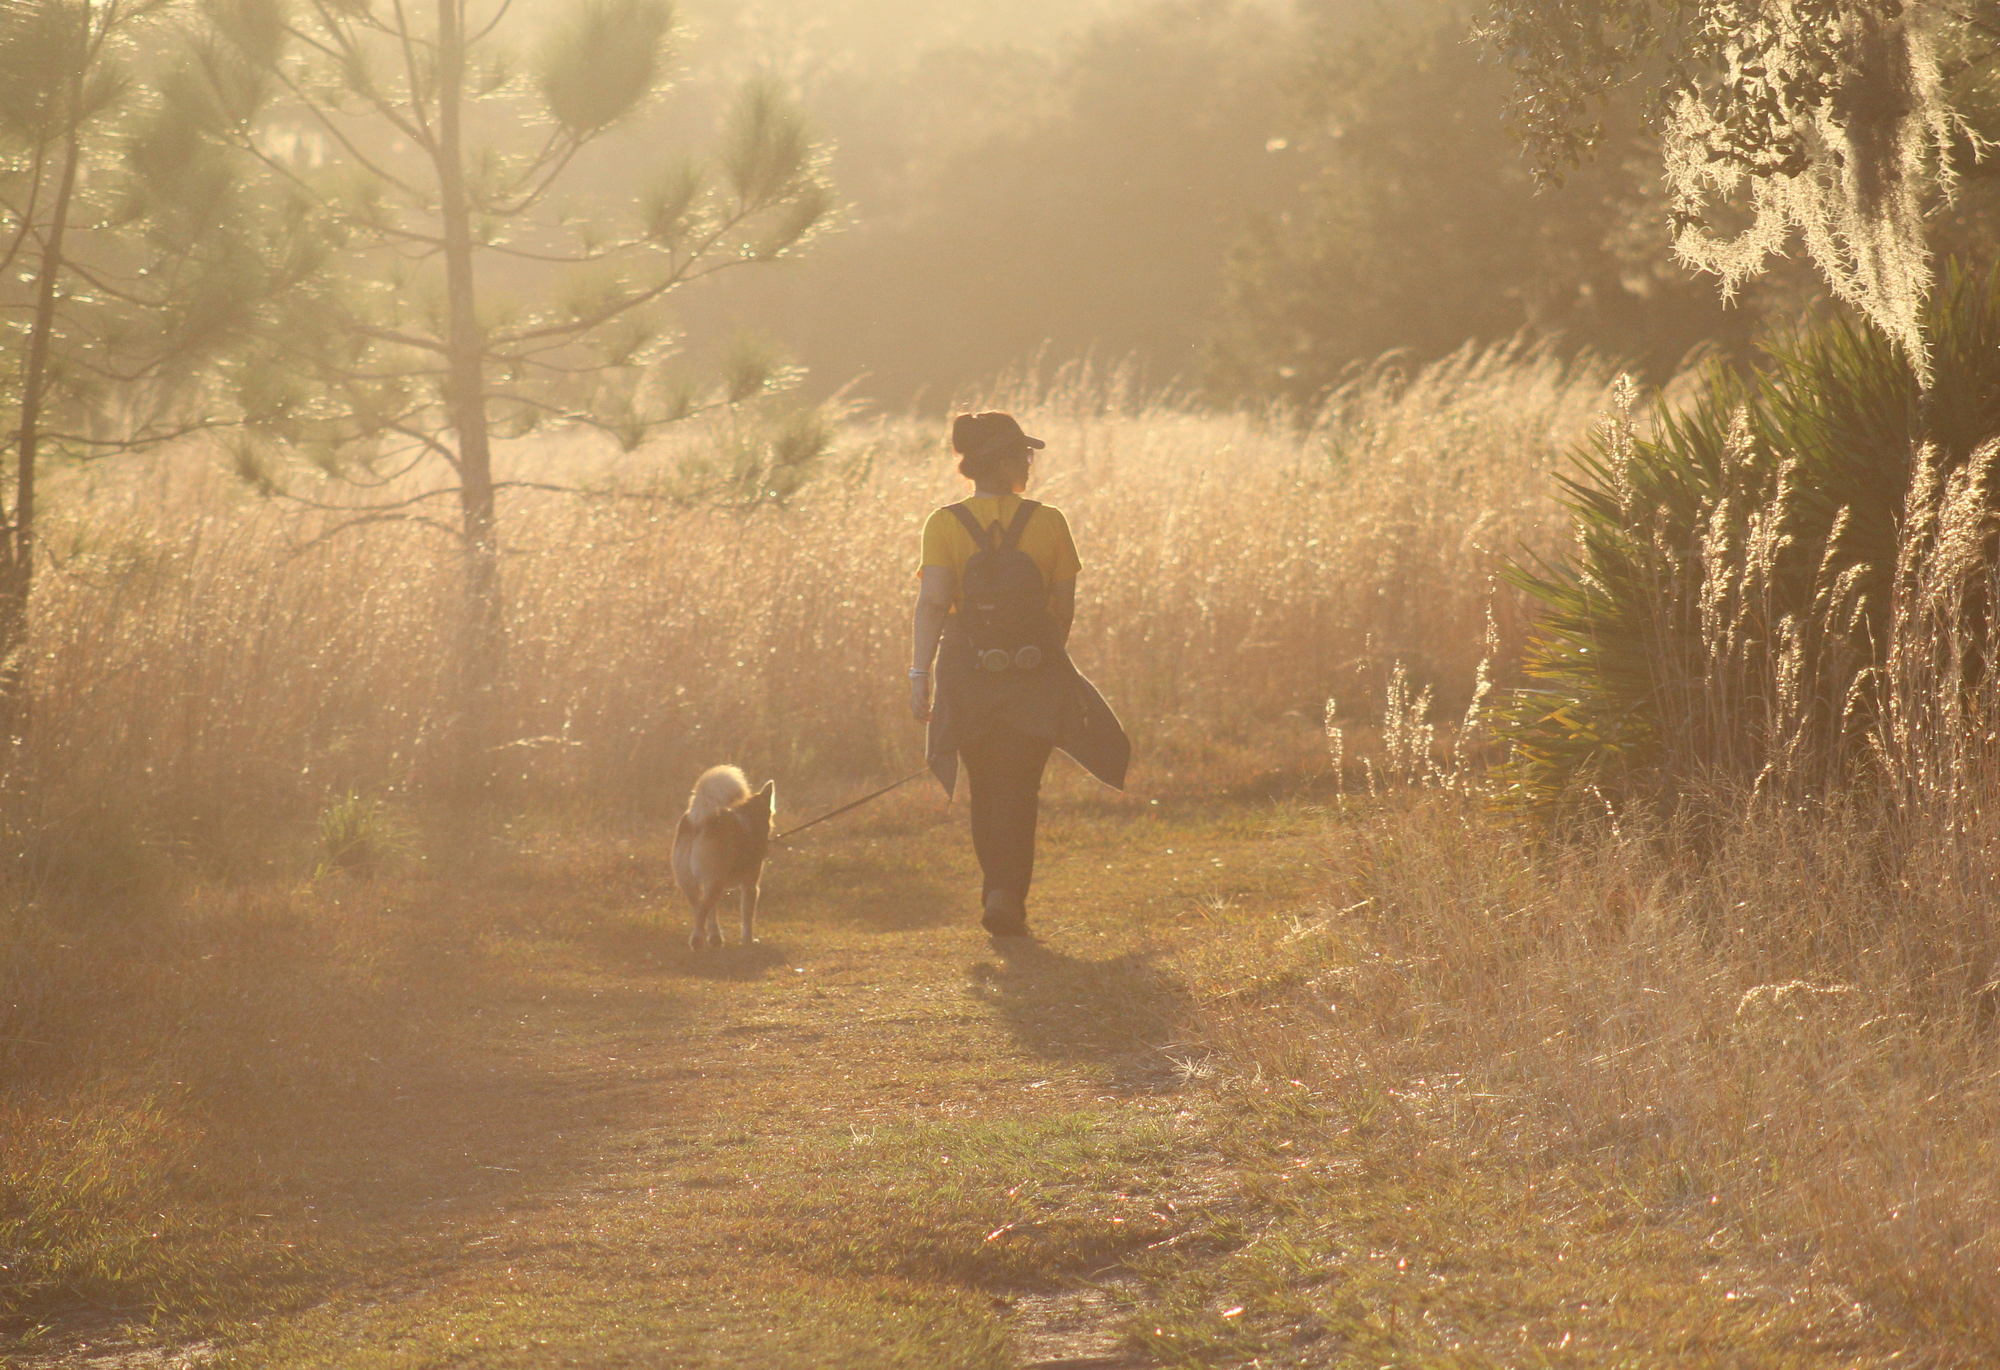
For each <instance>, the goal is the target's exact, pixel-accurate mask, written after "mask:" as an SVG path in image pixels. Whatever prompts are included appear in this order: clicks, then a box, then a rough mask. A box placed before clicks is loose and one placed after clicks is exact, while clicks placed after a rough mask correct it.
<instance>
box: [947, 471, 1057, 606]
mask: <svg viewBox="0 0 2000 1370" xmlns="http://www.w3.org/2000/svg"><path fill="white" fill-rule="evenodd" d="M964 503H965V506H966V507H967V508H968V509H970V510H971V511H972V516H973V517H974V518H976V519H978V520H979V522H980V523H981V524H982V525H984V526H986V527H991V526H992V525H994V524H996V523H997V524H999V525H1000V530H1001V532H1003V533H1004V532H1006V530H1007V527H1008V525H1009V524H1011V523H1012V522H1013V521H1014V511H1015V510H1016V509H1018V508H1020V507H1021V497H1020V496H1019V495H999V496H990V495H979V496H975V497H974V498H972V499H969V500H966V501H964ZM1016 545H1017V546H1019V547H1020V549H1021V550H1022V551H1023V552H1026V553H1027V554H1028V556H1029V557H1030V558H1031V559H1032V560H1033V561H1034V563H1035V565H1036V566H1038V567H1040V568H1041V571H1042V583H1043V584H1045V585H1047V586H1048V587H1049V589H1050V590H1051V591H1053V590H1054V589H1055V587H1056V586H1058V585H1060V584H1061V583H1062V582H1064V581H1066V580H1075V579H1076V573H1077V572H1078V571H1079V570H1081V569H1082V563H1081V562H1079V561H1078V560H1077V557H1076V541H1075V539H1073V538H1071V537H1070V535H1069V520H1068V519H1066V518H1064V517H1063V516H1062V511H1061V510H1060V509H1051V508H1050V507H1049V506H1048V505H1046V504H1044V505H1043V506H1042V507H1041V508H1039V509H1037V510H1035V512H1034V513H1032V514H1030V515H1029V516H1028V526H1027V527H1026V528H1023V529H1022V530H1021V541H1020V542H1019V543H1018V544H1016ZM978 550H979V549H978V546H977V545H976V544H975V543H974V542H973V541H972V534H970V533H968V532H966V531H965V525H964V524H963V523H960V522H959V521H958V515H956V514H954V513H952V512H951V511H950V510H949V509H937V510H934V511H932V513H931V516H930V518H929V519H927V520H926V521H925V523H924V559H923V565H925V566H944V567H949V568H950V570H951V574H952V584H953V586H954V587H956V585H957V583H958V581H959V580H960V579H961V578H962V577H963V576H964V574H965V563H966V562H968V561H970V560H971V559H972V554H973V553H974V552H976V551H978ZM952 608H953V609H954V610H956V609H957V608H958V594H957V590H956V588H954V590H953V593H952Z"/></svg>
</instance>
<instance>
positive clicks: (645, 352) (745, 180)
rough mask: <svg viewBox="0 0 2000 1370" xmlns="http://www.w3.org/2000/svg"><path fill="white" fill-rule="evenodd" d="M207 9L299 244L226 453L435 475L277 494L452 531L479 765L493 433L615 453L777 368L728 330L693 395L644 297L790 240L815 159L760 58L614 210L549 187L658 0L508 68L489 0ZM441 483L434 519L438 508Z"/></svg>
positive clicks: (215, 78)
mask: <svg viewBox="0 0 2000 1370" xmlns="http://www.w3.org/2000/svg"><path fill="white" fill-rule="evenodd" d="M211 13H212V15H213V29H212V31H211V34H210V36H209V38H208V41H207V43H206V44H205V46H204V50H203V56H202V61H201V63H200V66H201V69H202V70H203V71H204V72H205V74H206V79H207V81H208V87H207V90H208V96H207V104H208V108H209V110H210V112H211V114H212V115H213V128H214V131H215V133H216V134H217V136H219V137H220V139H221V140H222V141H223V142H225V143H226V144H227V145H228V146H230V147H231V148H233V149H234V151H235V152H236V153H237V155H238V156H239V157H241V158H242V159H244V160H246V161H247V162H250V163H252V164H254V165H255V166H256V167H258V168H259V169H260V171H261V172H262V174H263V175H264V177H265V178H266V183H267V185H268V187H269V190H270V194H271V196H272V208H271V210H270V211H269V219H270V221H271V222H272V223H274V224H278V225H282V226H283V233H282V234H281V235H279V236H278V237H274V240H273V241H274V244H278V243H282V244H285V247H284V252H285V253H286V254H288V255H289V256H290V257H291V258H293V259H300V258H309V257H315V258H320V259H321V264H320V267H319V269H318V270H316V271H315V272H314V273H313V274H312V276H311V278H310V280H309V281H308V282H307V283H305V284H304V285H303V286H302V287H301V288H299V289H296V290H294V291H293V292H291V294H290V295H289V296H288V297H287V299H286V300H285V301H284V304H283V307H282V308H281V309H280V310H278V311H277V312H276V314H275V315H274V316H273V318H272V320H271V321H270V323H269V325H268V326H267V327H266V328H265V329H264V330H262V333H261V336H260V339H259V341H258V343H257V345H256V346H255V348H253V349H252V351H253V355H251V356H249V357H247V358H246V359H245V360H244V362H243V363H242V365H241V371H240V374H241V375H242V377H243V378H244V388H243V395H242V400H243V406H244V411H245V414H246V417H247V419H248V421H249V433H250V438H249V439H248V440H247V441H246V443H245V445H244V447H243V451H242V466H243V469H244V471H245V473H246V474H247V475H249V476H250V477H251V478H252V479H254V480H255V481H257V482H258V483H260V484H261V485H263V486H264V488H266V489H267V490H268V491H273V492H284V485H283V482H282V480H281V478H280V476H279V474H278V467H279V464H280V463H279V462H277V461H275V460H274V457H282V456H283V455H285V454H292V455H297V456H303V457H305V458H307V459H309V460H310V461H311V462H312V464H313V465H314V466H316V467H317V468H318V470H319V471H321V472H323V473H325V474H326V475H329V476H333V477H336V478H349V479H351V480H353V481H354V482H355V483H356V484H357V485H358V486H380V485H381V484H383V483H384V482H385V481H388V480H392V479H419V478H421V477H423V475H424V473H425V472H432V473H434V474H435V476H436V480H435V481H434V482H433V483H431V484H428V485H425V486H424V487H423V488H422V489H420V490H418V491H417V492H416V493H415V494H403V493H398V494H397V495H396V496H395V498H393V499H385V500H377V501H370V500H368V499H366V498H361V499H357V500H344V501H338V502H328V501H318V500H314V499H312V498H310V497H307V496H304V495H300V494H298V493H296V492H290V493H291V497H292V498H295V499H297V500H299V501H300V502H302V503H307V504H314V503H318V504H320V506H321V507H325V508H337V509H339V510H340V511H342V512H343V513H344V514H345V515H346V520H347V522H349V523H352V522H375V521H382V520H422V521H425V522H429V523H431V524H433V525H434V526H449V527H450V528H451V530H452V531H453V533H454V534H455V536H456V537H457V539H458V540H459V542H460V544H461V546H462V550H463V555H464V566H465V580H464V585H465V603H464V613H463V620H462V622H463V633H462V640H461V648H460V651H459V662H458V666H459V689H460V697H461V701H462V704H463V708H464V721H465V725H466V726H465V727H464V728H462V729H461V732H462V733H464V734H465V735H464V736H463V737H462V738H461V742H462V746H461V749H460V756H461V758H462V759H465V760H467V761H468V764H470V765H471V772H476V770H477V766H476V763H470V761H469V759H470V758H472V757H475V756H476V755H478V754H479V752H480V751H482V750H483V749H484V747H485V746H486V745H488V743H489V741H490V739H488V738H486V737H485V732H486V725H485V723H484V722H483V721H482V719H481V715H482V714H483V713H484V712H485V709H484V705H483V703H482V701H483V700H485V699H486V698H487V697H488V696H490V693H491V690H492V687H493V685H494V683H495V680H496V678H497V674H498V670H499V662H500V654H501V649H502V642H503V628H504V615H503V608H502V597H501V587H500V585H499V577H498V556H499V552H500V520H501V510H500V496H501V495H502V494H503V493H504V491H505V490H507V489H508V488H510V487H511V486H513V485H515V484H518V483H517V482H510V481H507V480H504V479H499V478H496V476H495V473H494V467H493V447H492V444H493V442H494V440H495V439H496V438H500V437H510V436H519V435H523V434H526V433H528V432H530V431H533V430H535V429H537V428H539V427H542V426H544V425H552V424H553V425H588V426H591V427H594V428H596V429H598V430H601V431H603V432H606V433H609V434H611V435H612V436H614V437H615V438H616V439H617V440H618V441H619V442H620V444H621V445H622V446H623V447H624V448H625V449H627V450H630V449H632V448H634V447H636V446H637V445H638V444H640V443H641V442H643V441H645V440H646V439H647V438H648V437H649V436H651V435H653V434H654V433H655V432H657V431H658V430H659V429H660V428H661V427H662V426H663V425H667V424H672V423H677V422H680V421H682V420H685V419H686V418H688V417H689V416H691V415H693V414H695V413H698V412H701V411H702V410H703V409H705V408H711V407H717V406H727V405H731V404H735V403H740V402H742V401H744V400H746V399H749V398H750V397H751V396H753V395H756V394H759V393H761V392H763V391H765V390H766V389H767V388H768V387H769V386H770V385H771V384H772V382H773V379H774V372H775V368H774V367H773V365H772V364H771V363H769V362H768V361H765V360H763V359H761V358H757V357H754V356H752V355H750V354H748V353H745V354H743V355H742V356H741V357H740V358H739V359H738V360H736V361H735V362H734V363H733V364H732V365H731V367H730V368H729V374H728V375H726V376H725V377H724V378H723V380H722V381H721V383H720V384H719V386H717V387H716V388H715V389H713V390H711V391H708V392H702V391H699V390H696V389H693V388H690V387H687V386H684V385H672V384H669V383H667V382H666V381H665V379H664V367H663V363H664V362H665V360H666V358H667V357H668V356H669V355H670V354H671V352H672V351H673V342H674V339H673V336H672V334H671V333H670V332H669V331H668V329H667V327H666V325H665V322H664V320H663V318H662V316H661V313H660V306H661V303H662V301H663V300H664V298H665V297H666V296H667V295H668V294H669V293H670V292H672V291H674V290H676V289H678V288H680V287H682V286H684V285H686V284H688V283H689V282H691V281H694V280H696V279H699V278H700V277H703V276H706V275H709V274H712V273H713V272H716V271H721V270H725V269H729V268H731V267H735V266H739V265H744V264H748V263H756V262H768V261H771V260H774V259H776V258H778V257H781V256H784V255H786V254H787V253H790V252H792V251H793V250H795V249H796V248H797V247H799V246H800V245H801V244H802V243H803V242H804V241H805V240H806V239H807V238H808V237H809V236H810V235H811V233H812V231H813V230H814V228H815V227H816V226H817V225H819V224H820V222H821V221H822V219H823V218H824V217H825V215H826V212H827V210H828V208H829V204H830V196H829V193H828V191H827V189H826V187H825V186H824V184H823V183H822V181H821V179H820V177H819V174H818V161H819V159H818V157H817V154H816V151H815V149H814V147H813V146H812V144H811V142H810V140H809V139H808V137H807V135H806V131H805V128H804V126H803V123H802V121H801V119H800V117H799V115H798V114H797V113H796V112H795V111H794V110H793V109H792V108H791V107H790V106H789V105H788V104H787V103H786V102H785V101H784V100H783V99H782V98H781V96H780V94H779V92H778V91H777V89H776V88H775V87H774V86H773V85H771V84H769V83H767V82H756V83H752V84H751V85H750V86H748V87H747V88H746V89H745V90H744V91H743V92H742V93H741V95H740V96H739V98H738V100H737V102H736V105H735V108H734V111H733V114H732V117H731V118H730V120H729V122H728V124H727V127H726V128H725V130H724V132H723V135H722V142H721V147H720V148H719V150H718V151H717V152H716V154H715V155H714V156H713V157H712V158H711V159H709V160H708V161H707V162H706V163H704V162H698V161H696V160H693V159H689V158H681V159H676V160H670V161H667V162H665V163H664V164H660V165H656V166H655V167H654V168H652V170H651V172H650V181H649V183H648V184H647V186H646V190H645V193H644V194H643V195H642V196H641V197H640V198H639V200H638V203H637V204H636V205H634V206H632V209H633V211H634V212H632V213H629V214H627V215H626V216H625V219H624V222H622V223H619V224H614V223H612V222H611V221H610V219H609V218H608V217H607V216H606V215H603V214H582V215H578V214H575V213H573V212H572V211H570V210H568V209H566V208H565V207H563V206H562V205H560V204H559V203H558V195H559V192H560V191H561V189H562V188H563V187H564V185H565V182H566V177H567V176H568V175H569V173H571V172H573V171H574V169H575V168H576V167H577V166H578V160H579V157H580V156H581V155H582V154H583V153H584V152H585V151H586V149H588V148H589V147H590V146H591V145H592V144H594V143H597V142H598V141H599V140H601V139H603V138H605V137H606V136H607V135H609V134H611V133H613V132H614V131H615V130H617V129H619V128H620V126H621V125H624V124H626V123H628V122H629V121H630V120H631V119H632V116H633V115H634V114H635V113H637V112H638V111H639V110H641V109H642V108H643V107H644V106H645V105H646V103H647V102H648V100H649V99H650V98H651V97H652V96H653V95H654V94H655V93H656V92H657V91H658V90H659V89H660V88H661V87H662V85H663V82H664V79H665V75H666V71H667V66H668V56H669V48H670V39H671V36H672V19H673V16H672V13H671V11H670V9H669V7H668V5H667V4H666V3H665V0H580V3H578V4H576V5H574V6H572V7H571V8H570V9H568V10H567V11H566V12H565V14H564V15H563V17H562V18H561V19H560V20H559V21H558V22H557V23H556V25H555V26H554V28H553V29H552V30H551V31H550V32H548V33H546V34H545V35H543V36H542V39H541V42H540V46H539V49H538V51H537V53H536V56H535V60H534V61H532V62H531V63H530V64H529V66H528V70H527V72H526V73H525V74H523V73H518V72H517V71H516V70H515V69H514V67H513V66H512V64H511V63H510V62H509V60H508V58H507V55H506V53H505V51H504V50H501V49H500V48H498V47H497V41H498V38H499V36H500V35H501V34H502V33H503V32H505V31H506V30H507V29H509V28H510V27H512V26H518V23H519V17H518V14H519V12H518V11H514V10H511V9H510V7H509V5H508V4H507V3H506V2H505V0H499V2H498V3H494V4H491V5H485V6H480V5H478V4H476V3H475V2H474V0H435V3H434V6H433V7H432V8H431V9H429V10H428V11H425V10H422V9H419V8H412V7H407V6H405V5H404V4H402V3H400V0H345V2H343V3H338V4H336V3H332V2H331V0H311V2H310V3H305V4H301V5H298V6H297V7H296V8H293V7H289V6H288V5H287V4H286V3H284V0H225V3H221V4H218V5H216V6H215V7H213V9H212V10H211ZM516 293H525V294H527V295H528V296H529V297H530V298H528V299H527V300H526V301H525V302H520V303H517V302H515V301H514V300H513V299H512V298H511V297H512V296H513V295H514V294H516ZM792 455H793V457H794V458H796V457H797V456H798V455H799V454H797V453H796V452H795V453H793V454H792ZM444 502H449V503H450V504H453V505H455V506H456V518H455V521H453V522H451V523H450V524H449V525H447V524H446V523H445V521H444V520H441V519H439V518H438V517H437V515H436V514H435V513H434V512H433V511H434V510H436V509H437V507H438V505H439V504H440V503H444ZM341 526H345V525H344V524H343V525H341ZM471 772H464V773H462V774H461V775H460V777H459V778H460V779H461V780H468V779H469V780H474V781H476V779H477V777H476V775H475V774H472V773H471Z"/></svg>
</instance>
